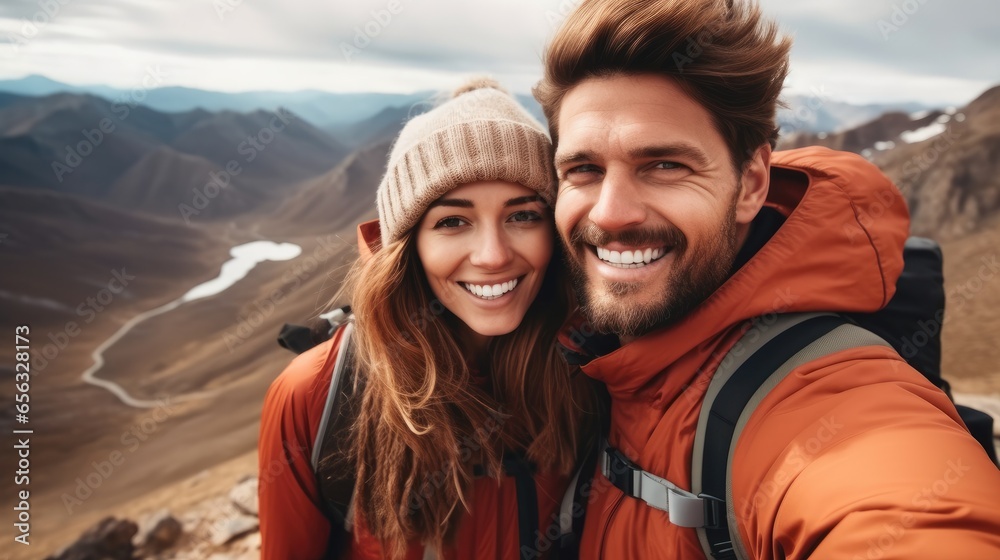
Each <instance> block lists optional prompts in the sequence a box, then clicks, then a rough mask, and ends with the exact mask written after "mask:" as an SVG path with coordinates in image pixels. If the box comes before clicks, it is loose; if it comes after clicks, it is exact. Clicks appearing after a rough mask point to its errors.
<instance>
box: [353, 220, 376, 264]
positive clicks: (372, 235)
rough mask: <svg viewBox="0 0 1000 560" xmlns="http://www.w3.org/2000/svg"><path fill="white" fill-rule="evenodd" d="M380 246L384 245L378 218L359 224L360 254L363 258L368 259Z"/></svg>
mask: <svg viewBox="0 0 1000 560" xmlns="http://www.w3.org/2000/svg"><path fill="white" fill-rule="evenodd" d="M380 247H382V232H381V230H380V228H379V225H378V220H369V221H367V222H362V223H360V224H358V254H359V255H360V256H361V258H362V259H364V260H368V259H369V258H371V256H372V255H373V254H375V251H378V250H379V248H380Z"/></svg>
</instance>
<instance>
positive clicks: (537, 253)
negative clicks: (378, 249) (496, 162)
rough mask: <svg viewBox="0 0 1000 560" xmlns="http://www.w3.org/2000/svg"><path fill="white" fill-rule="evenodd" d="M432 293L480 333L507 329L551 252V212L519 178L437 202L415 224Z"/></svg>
mask: <svg viewBox="0 0 1000 560" xmlns="http://www.w3.org/2000/svg"><path fill="white" fill-rule="evenodd" d="M416 235H417V254H418V255H419V257H420V262H421V264H422V265H423V267H424V272H425V273H426V274H427V281H428V283H429V284H430V286H431V290H433V292H434V296H435V297H436V298H437V299H438V300H439V301H440V302H441V303H442V304H443V305H444V306H445V307H447V308H448V310H449V311H451V312H452V313H454V314H455V316H457V317H458V318H459V319H461V320H462V321H463V322H464V323H465V324H466V325H467V326H468V327H469V328H470V329H471V330H472V331H474V332H475V333H477V334H479V335H481V336H487V337H488V336H499V335H504V334H507V333H509V332H511V331H513V330H514V329H516V328H517V326H518V325H519V324H520V323H521V319H523V318H524V314H525V313H526V312H527V311H528V307H529V306H531V303H532V302H533V301H534V300H535V296H536V295H538V290H539V288H541V286H542V280H543V279H544V277H545V269H546V268H547V267H548V265H549V259H551V258H552V250H553V243H554V233H553V226H552V214H551V212H550V211H549V209H548V206H547V205H546V204H545V202H544V200H542V198H541V197H539V196H538V194H537V193H536V192H535V191H533V190H531V189H529V188H527V187H524V186H522V185H519V184H517V183H508V182H505V181H482V182H478V183H469V184H466V185H462V186H460V187H457V188H455V189H452V190H451V191H449V192H448V193H447V194H445V195H444V196H442V197H441V198H439V199H437V200H436V201H434V203H432V204H431V206H430V208H428V210H427V212H426V213H425V214H424V217H423V218H422V219H421V221H420V223H419V224H418V225H417V232H416Z"/></svg>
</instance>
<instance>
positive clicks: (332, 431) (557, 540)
mask: <svg viewBox="0 0 1000 560" xmlns="http://www.w3.org/2000/svg"><path fill="white" fill-rule="evenodd" d="M350 312H351V309H350V306H345V307H342V308H339V309H334V310H333V311H330V312H329V313H325V314H323V315H320V319H321V321H320V322H319V324H318V325H317V326H315V327H312V328H309V327H303V326H297V325H290V324H285V325H284V326H283V327H282V328H281V331H280V333H279V335H278V344H279V345H280V346H281V347H282V348H286V349H288V350H291V351H293V352H295V353H298V354H301V353H302V352H305V351H306V350H309V349H310V348H312V347H314V346H316V345H318V344H319V343H321V342H323V341H325V340H328V339H329V338H331V337H332V336H333V334H334V333H335V332H336V331H337V330H338V329H343V333H342V334H341V339H340V349H339V350H340V351H339V352H338V354H337V359H336V360H335V362H334V364H333V368H332V369H331V370H330V373H329V375H330V376H331V379H330V389H329V392H328V393H327V398H326V404H325V406H324V409H323V414H322V417H321V420H320V425H319V429H318V430H317V435H316V440H315V441H314V442H313V447H312V456H311V459H310V465H311V467H312V471H313V473H314V474H315V475H316V481H317V487H318V488H319V493H320V502H321V504H322V506H321V507H322V510H323V513H324V515H325V516H326V517H327V519H328V520H329V521H330V528H331V530H330V538H329V541H328V542H327V549H326V550H327V552H326V556H325V558H328V559H335V558H340V557H341V556H342V553H343V551H344V550H345V546H346V544H347V542H348V539H349V538H350V532H351V519H352V516H351V515H350V513H351V507H352V505H353V497H354V480H355V479H354V472H353V471H352V470H351V469H335V473H336V474H334V475H328V476H323V474H322V473H321V472H320V467H321V466H322V464H323V463H322V462H323V461H329V460H336V459H338V458H341V457H343V455H342V452H343V450H344V449H346V448H347V439H348V438H349V437H350V424H351V421H352V420H353V419H354V418H355V417H356V414H357V411H356V408H355V407H356V405H357V403H358V402H359V401H360V398H359V397H360V395H361V390H362V388H363V376H360V378H358V379H356V377H358V376H355V372H354V368H353V367H352V365H353V363H354V362H353V360H352V354H353V344H352V337H353V334H354V324H353V321H352V316H351V314H350ZM592 455H593V456H594V457H595V458H596V453H592ZM502 462H503V469H504V472H505V473H506V474H507V475H508V476H511V477H513V478H514V483H515V490H516V496H517V512H518V514H517V516H518V532H519V535H518V537H519V543H520V544H519V550H520V553H521V554H520V557H521V559H522V560H529V559H533V558H538V557H540V556H541V553H545V552H547V551H548V552H552V554H550V557H552V558H554V559H559V558H571V557H575V555H574V556H567V555H566V553H564V552H561V547H562V544H563V543H573V542H574V541H573V539H571V538H569V537H568V533H569V532H570V531H571V530H572V526H570V525H567V524H565V523H560V522H559V521H556V522H554V523H553V524H552V525H551V526H550V527H549V528H548V529H547V530H545V531H544V532H543V531H541V530H540V528H539V520H538V496H537V489H536V487H535V480H534V465H533V464H531V463H530V462H529V461H527V460H526V459H525V458H524V457H522V456H520V455H517V454H512V453H505V454H504V456H503V458H502ZM585 464H586V463H585ZM589 465H590V471H589V472H593V469H594V465H595V463H594V462H593V460H591V462H590V463H589ZM583 470H584V469H583V467H582V466H581V468H579V469H577V471H576V473H575V476H574V478H573V481H572V482H573V483H572V484H571V485H570V489H569V490H567V493H566V495H567V496H568V497H567V498H564V504H563V507H564V508H566V507H570V506H571V505H572V503H573V498H574V496H575V495H576V488H577V486H576V484H577V481H578V480H579V479H580V478H581V477H580V473H581V472H583ZM480 474H481V473H478V472H477V473H476V475H477V476H479V475H480ZM567 500H569V501H568V502H567Z"/></svg>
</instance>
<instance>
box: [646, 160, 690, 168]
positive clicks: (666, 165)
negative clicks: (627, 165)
mask: <svg viewBox="0 0 1000 560" xmlns="http://www.w3.org/2000/svg"><path fill="white" fill-rule="evenodd" d="M653 167H655V168H656V169H681V168H682V167H684V166H683V165H681V164H679V163H677V162H676V161H660V162H657V163H656V165H654V166H653Z"/></svg>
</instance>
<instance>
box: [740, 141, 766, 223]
mask: <svg viewBox="0 0 1000 560" xmlns="http://www.w3.org/2000/svg"><path fill="white" fill-rule="evenodd" d="M770 182H771V145H770V144H764V145H762V146H761V147H759V148H757V151H756V152H754V154H753V157H751V158H750V160H749V161H748V162H746V164H744V166H743V174H742V176H741V177H740V185H741V190H740V195H739V199H738V200H737V201H736V223H738V224H749V223H750V222H752V221H753V219H754V218H756V217H757V213H758V212H760V209H761V207H763V206H764V201H765V200H767V190H768V187H769V185H770Z"/></svg>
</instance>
